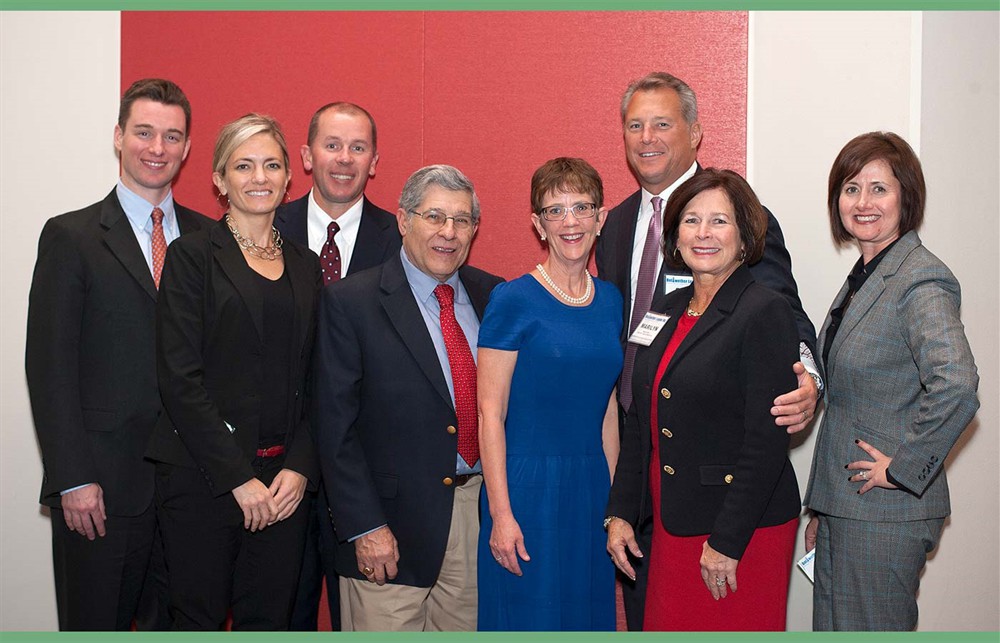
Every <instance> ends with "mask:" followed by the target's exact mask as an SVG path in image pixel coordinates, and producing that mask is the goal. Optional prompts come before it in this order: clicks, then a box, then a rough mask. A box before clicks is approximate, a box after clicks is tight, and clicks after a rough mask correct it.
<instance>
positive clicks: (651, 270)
mask: <svg viewBox="0 0 1000 643" xmlns="http://www.w3.org/2000/svg"><path fill="white" fill-rule="evenodd" d="M651 201H652V203H653V216H652V217H650V219H649V228H647V229H646V243H645V245H643V246H642V260H641V261H640V262H639V279H638V280H636V284H635V302H634V303H633V305H632V319H631V321H630V322H629V325H628V334H629V336H631V335H632V333H634V332H635V329H636V328H638V327H639V322H641V321H642V318H643V317H645V316H646V313H648V312H649V305H650V304H651V303H652V302H653V285H654V283H655V282H656V257H657V255H658V254H659V252H660V236H662V234H663V199H662V198H660V197H658V196H654V197H653V198H652V199H651ZM637 348H638V347H637V346H636V345H635V344H633V343H632V342H629V343H628V344H627V345H626V346H625V365H624V366H623V367H622V383H621V390H620V391H618V397H619V399H621V402H622V408H623V409H625V410H626V411H627V410H628V407H629V406H631V405H632V369H633V368H634V367H635V353H636V349H637Z"/></svg>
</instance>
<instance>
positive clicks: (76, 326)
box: [25, 190, 212, 516]
mask: <svg viewBox="0 0 1000 643" xmlns="http://www.w3.org/2000/svg"><path fill="white" fill-rule="evenodd" d="M174 209H175V213H176V215H177V223H178V225H179V228H180V232H181V234H186V233H188V232H191V231H192V230H197V229H199V228H202V227H207V226H209V225H211V223H212V221H211V219H208V218H206V217H203V216H202V215H200V214H198V213H197V212H194V211H193V210H189V209H187V208H185V207H183V206H181V205H179V204H176V203H175V204H174ZM175 243H176V242H175ZM171 245H173V244H171ZM156 295H157V293H156V286H155V285H154V284H153V276H152V275H151V274H150V271H149V266H148V265H147V264H146V260H145V258H144V257H143V254H142V250H141V249H140V248H139V243H138V242H137V241H136V238H135V233H134V232H133V231H132V225H131V224H130V223H129V221H128V217H126V216H125V211H124V210H122V207H121V204H120V203H119V202H118V196H117V194H116V192H115V190H111V193H110V194H108V196H107V197H105V198H104V200H103V201H99V202H98V203H95V204H93V205H91V206H88V207H86V208H84V209H82V210H78V211H76V212H70V213H68V214H63V215H60V216H58V217H54V218H52V219H50V220H49V221H48V222H47V223H46V224H45V227H44V228H43V229H42V234H41V237H40V238H39V240H38V260H37V262H36V263H35V274H34V277H33V278H32V281H31V293H30V295H29V298H28V335H27V349H26V351H25V366H26V370H27V377H28V392H29V394H30V396H31V409H32V413H33V415H34V419H35V430H36V431H37V433H38V442H39V445H40V447H41V450H42V464H43V467H44V477H43V478H42V490H41V499H40V501H41V502H42V503H43V504H45V505H48V506H50V507H59V506H60V504H61V499H60V495H59V493H60V492H61V491H65V490H66V489H71V488H73V487H77V486H80V485H82V484H86V483H90V482H96V483H98V484H100V485H101V487H102V488H103V490H104V504H105V508H106V509H107V511H108V513H109V514H112V515H117V516H135V515H138V514H140V513H142V512H143V511H145V510H146V508H148V507H149V504H150V502H151V501H152V498H153V466H152V465H151V464H150V463H149V462H145V461H143V458H142V454H143V452H144V451H145V449H146V443H147V442H148V441H149V436H150V433H151V432H152V430H153V425H154V424H155V423H156V420H157V417H158V416H159V415H160V412H161V410H162V406H161V405H160V394H159V391H158V390H157V386H156V357H155V345H156V339H155V334H154V319H155V313H156Z"/></svg>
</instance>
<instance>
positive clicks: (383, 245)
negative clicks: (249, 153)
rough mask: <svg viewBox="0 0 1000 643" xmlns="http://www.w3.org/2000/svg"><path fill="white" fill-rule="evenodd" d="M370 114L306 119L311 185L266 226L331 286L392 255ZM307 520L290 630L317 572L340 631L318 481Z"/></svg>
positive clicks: (313, 599)
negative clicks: (376, 184) (371, 187)
mask: <svg viewBox="0 0 1000 643" xmlns="http://www.w3.org/2000/svg"><path fill="white" fill-rule="evenodd" d="M377 143H378V130H377V129H376V127H375V119H374V118H372V115H371V114H369V113H368V111H367V110H365V109H364V108H362V107H359V106H358V105H355V104H353V103H346V102H336V103H329V104H327V105H324V106H323V107H320V108H319V109H318V110H316V113H315V114H313V117H312V120H311V121H310V122H309V134H308V137H307V140H306V144H305V145H303V146H302V148H301V150H300V151H301V154H302V165H303V166H304V167H305V170H306V172H311V173H312V181H313V187H312V189H311V190H310V191H309V192H307V193H306V194H305V195H304V196H302V197H301V198H299V199H296V200H295V201H292V202H291V203H288V204H285V205H282V206H281V207H279V208H278V211H277V213H276V214H275V220H274V224H275V226H276V227H277V228H278V230H279V231H280V232H281V234H283V235H285V236H286V237H289V238H291V239H294V240H295V241H298V242H299V243H302V244H305V245H308V246H309V249H310V250H312V251H313V252H315V253H316V254H317V255H319V257H320V260H321V265H322V269H323V281H324V282H325V283H326V284H330V283H334V282H336V281H339V280H341V279H343V278H345V277H348V276H352V275H355V274H357V273H358V272H361V271H362V270H365V269H366V268H372V267H375V266H378V265H380V264H382V263H383V262H384V261H385V260H386V259H389V258H390V257H392V256H394V255H396V254H398V253H399V246H400V243H401V242H400V236H399V228H398V226H397V224H396V217H395V216H393V215H392V214H391V213H389V212H387V211H385V210H383V209H382V208H380V207H378V206H377V205H375V204H374V203H372V202H371V201H369V200H368V199H367V198H366V197H365V187H367V185H368V179H370V178H371V177H373V176H375V168H376V166H377V165H378V159H379V155H378V147H377ZM306 500H307V502H309V503H311V505H312V518H311V522H310V525H309V531H308V535H307V538H306V550H305V556H304V558H303V560H302V574H301V576H300V579H299V589H298V594H297V596H296V599H295V609H294V611H293V613H292V622H291V629H293V630H299V631H315V630H316V628H317V621H318V611H319V601H320V595H321V593H322V587H323V577H324V576H325V577H326V578H327V599H328V605H329V608H330V620H331V626H332V628H333V630H334V631H336V630H339V629H340V608H339V599H338V587H337V586H338V583H337V575H336V570H335V569H334V567H333V548H334V544H335V541H334V535H333V527H332V525H331V524H330V509H329V504H328V502H327V499H326V492H325V491H324V490H323V487H322V485H320V489H319V491H318V492H317V493H315V494H313V493H308V494H307V497H306Z"/></svg>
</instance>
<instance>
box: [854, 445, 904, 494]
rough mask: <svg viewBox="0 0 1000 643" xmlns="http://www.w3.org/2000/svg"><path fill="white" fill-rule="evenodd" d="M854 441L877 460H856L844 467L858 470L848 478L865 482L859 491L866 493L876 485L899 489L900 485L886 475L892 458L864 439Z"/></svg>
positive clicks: (883, 487)
mask: <svg viewBox="0 0 1000 643" xmlns="http://www.w3.org/2000/svg"><path fill="white" fill-rule="evenodd" d="M854 443H855V444H856V445H858V446H859V447H860V448H862V449H864V452H865V453H867V454H868V455H869V456H871V457H872V458H873V459H874V460H875V461H874V462H869V461H868V460H856V461H854V462H851V463H848V464H846V465H844V468H845V469H847V470H848V471H857V473H855V474H854V475H852V476H850V477H849V478H848V481H850V482H864V483H865V484H864V485H862V486H861V488H860V489H858V493H859V494H866V493H868V492H869V491H871V490H872V489H874V488H875V487H881V488H882V489H899V487H897V486H896V485H894V484H892V483H891V482H889V479H888V478H886V476H885V472H886V469H888V468H889V465H890V464H892V458H890V457H889V456H887V455H886V454H884V453H882V452H881V451H879V450H878V449H876V448H875V447H873V446H872V445H870V444H868V443H867V442H865V441H864V440H855V441H854Z"/></svg>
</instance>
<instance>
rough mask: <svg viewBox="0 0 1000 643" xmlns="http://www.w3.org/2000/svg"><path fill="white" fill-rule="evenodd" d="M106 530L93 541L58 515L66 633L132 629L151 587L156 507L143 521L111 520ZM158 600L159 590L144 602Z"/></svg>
mask: <svg viewBox="0 0 1000 643" xmlns="http://www.w3.org/2000/svg"><path fill="white" fill-rule="evenodd" d="M104 525H105V529H106V535H105V536H103V537H101V536H98V537H97V538H95V539H94V540H87V537H86V536H83V535H81V534H78V533H76V532H75V531H70V529H69V528H68V527H67V526H66V518H65V517H64V515H63V511H62V509H56V508H53V509H52V562H53V568H54V571H55V582H56V607H57V611H58V615H59V629H60V630H63V631H67V630H69V631H80V630H87V631H90V630H103V631H114V630H130V629H132V620H133V619H134V618H136V615H137V613H138V610H139V604H140V601H139V599H140V596H143V593H144V587H145V585H146V583H147V573H146V572H147V570H148V568H149V560H150V552H151V551H152V548H153V538H154V534H155V532H156V512H155V510H154V508H153V505H152V503H150V506H149V508H148V509H146V511H144V512H143V513H141V514H139V515H138V516H108V519H107V520H106V521H105V523H104ZM154 594H155V591H154V590H153V589H149V590H146V592H145V597H144V598H145V599H146V600H150V601H154V600H156V599H155V597H154ZM140 627H142V622H141V619H140Z"/></svg>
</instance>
